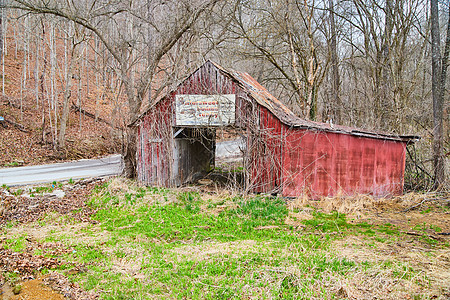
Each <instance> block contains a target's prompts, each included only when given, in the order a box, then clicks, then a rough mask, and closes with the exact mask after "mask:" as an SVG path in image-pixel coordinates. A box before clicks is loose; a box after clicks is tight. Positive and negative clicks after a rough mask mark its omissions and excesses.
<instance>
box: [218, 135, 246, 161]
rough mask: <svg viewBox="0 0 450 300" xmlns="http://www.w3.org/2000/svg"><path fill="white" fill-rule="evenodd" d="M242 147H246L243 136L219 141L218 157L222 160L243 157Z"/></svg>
mask: <svg viewBox="0 0 450 300" xmlns="http://www.w3.org/2000/svg"><path fill="white" fill-rule="evenodd" d="M241 149H245V142H244V140H243V139H241V138H238V139H235V140H230V141H224V142H218V143H217V144H216V159H218V160H220V161H233V160H236V159H239V158H240V157H242V151H241Z"/></svg>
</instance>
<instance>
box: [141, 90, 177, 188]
mask: <svg viewBox="0 0 450 300" xmlns="http://www.w3.org/2000/svg"><path fill="white" fill-rule="evenodd" d="M171 98H172V97H167V99H164V100H162V101H160V102H158V103H157V104H156V105H155V108H154V109H153V110H151V111H149V113H147V114H146V115H145V116H144V117H143V118H142V120H141V124H140V126H139V131H138V141H137V143H138V144H137V149H138V150H137V168H136V169H137V173H138V174H137V176H138V180H139V181H141V182H143V183H145V184H147V185H156V186H170V169H171V163H170V162H171V161H172V154H171V153H172V126H171V124H172V115H173V106H172V103H171Z"/></svg>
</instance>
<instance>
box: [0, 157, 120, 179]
mask: <svg viewBox="0 0 450 300" xmlns="http://www.w3.org/2000/svg"><path fill="white" fill-rule="evenodd" d="M121 171H122V157H121V155H112V156H108V157H105V158H100V159H83V160H78V161H73V162H68V163H57V164H50V165H39V166H30V167H18V168H7V169H0V185H3V184H6V185H8V186H14V185H27V184H40V183H48V182H53V181H64V180H69V179H71V178H72V179H74V180H75V179H80V178H90V177H104V176H111V175H117V174H120V172H121Z"/></svg>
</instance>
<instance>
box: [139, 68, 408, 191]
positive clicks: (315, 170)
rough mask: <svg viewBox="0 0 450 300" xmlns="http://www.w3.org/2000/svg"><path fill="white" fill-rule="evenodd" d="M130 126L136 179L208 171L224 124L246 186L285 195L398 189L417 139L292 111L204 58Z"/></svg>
mask: <svg viewBox="0 0 450 300" xmlns="http://www.w3.org/2000/svg"><path fill="white" fill-rule="evenodd" d="M132 126H138V132H139V133H138V141H137V145H138V147H137V149H138V150H137V155H136V157H137V173H138V179H139V181H141V182H143V183H144V184H147V185H157V186H164V187H174V186H180V185H182V184H183V183H185V182H188V181H190V180H191V179H192V178H193V176H194V175H195V174H198V173H199V172H208V171H210V170H211V169H212V168H213V166H214V159H215V158H214V153H215V146H216V145H215V133H216V129H217V128H218V127H221V126H225V127H233V128H236V129H238V130H240V131H241V132H242V133H243V135H244V136H245V137H246V144H247V145H246V148H245V151H244V154H243V155H244V170H245V183H246V189H247V190H248V191H252V192H261V193H278V194H281V195H283V196H289V197H295V196H299V195H302V194H304V193H306V194H308V195H309V196H311V197H314V198H317V197H318V196H332V195H335V194H337V193H343V194H355V193H364V194H366V193H367V194H373V195H376V196H386V195H394V194H401V193H402V192H403V177H404V170H405V153H406V145H407V144H408V143H410V142H413V141H414V140H415V139H417V137H415V136H398V135H388V134H384V133H377V132H372V131H367V130H362V129H355V128H349V127H344V126H337V125H336V126H333V125H331V124H325V123H318V122H312V121H306V120H303V119H300V118H298V117H297V116H295V115H294V114H293V113H292V112H291V111H290V110H289V109H288V108H287V107H286V106H285V105H283V104H282V103H281V102H280V101H279V100H277V99H276V98H275V97H274V96H272V95H271V94H270V93H269V92H268V91H267V90H266V89H265V88H264V87H262V86H261V85H260V84H259V83H258V82H256V80H254V79H253V78H252V77H251V76H250V75H248V74H247V73H241V72H236V71H233V70H225V69H224V68H222V67H221V66H219V65H217V64H216V63H213V62H211V61H208V62H206V63H205V64H204V65H203V66H201V67H200V68H199V69H197V70H196V71H195V72H194V73H192V74H191V75H190V76H189V77H188V78H187V79H185V80H184V81H183V82H182V83H181V84H180V85H179V86H178V87H177V88H176V89H175V90H174V91H172V92H171V93H169V94H168V95H166V96H165V97H164V98H162V99H161V100H159V101H158V102H156V103H155V104H153V105H152V106H151V107H149V108H148V109H147V110H146V111H145V112H144V113H143V114H142V115H141V116H140V117H139V118H138V119H137V120H135V121H134V122H133V123H132Z"/></svg>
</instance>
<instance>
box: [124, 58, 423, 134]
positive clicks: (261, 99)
mask: <svg viewBox="0 0 450 300" xmlns="http://www.w3.org/2000/svg"><path fill="white" fill-rule="evenodd" d="M207 64H212V65H213V66H214V67H215V68H216V69H218V70H219V71H221V72H222V73H224V74H225V75H226V76H228V77H230V78H231V79H233V80H235V81H236V82H237V83H238V84H239V85H240V86H241V87H242V88H244V90H245V91H246V92H247V93H248V94H249V95H250V96H251V97H252V98H253V99H255V101H256V102H258V103H259V104H260V105H262V106H264V107H265V108H267V109H268V110H269V111H270V112H271V113H273V114H274V115H275V116H276V117H277V118H278V119H279V120H280V121H281V122H283V123H284V124H285V125H288V126H289V127H293V128H305V129H314V130H319V131H327V132H334V133H343V134H350V135H354V136H361V137H368V138H377V139H386V140H395V141H402V142H414V141H416V140H418V139H420V137H419V136H415V135H396V134H390V133H386V132H381V131H371V130H366V129H361V128H354V127H347V126H342V125H332V124H328V123H322V122H315V121H310V120H305V119H302V118H300V117H298V116H296V115H295V114H294V113H293V112H292V111H291V110H290V109H289V108H288V107H287V106H286V105H284V104H283V103H282V102H281V101H280V100H278V99H277V98H275V96H273V95H272V94H270V93H269V91H268V90H267V89H266V88H264V87H263V86H262V85H261V84H260V83H259V82H257V81H256V80H255V79H254V78H253V77H252V76H251V75H250V74H248V73H246V72H239V71H235V70H233V69H225V68H224V67H222V66H221V65H219V64H218V63H216V62H214V61H212V60H209V59H208V60H207V61H206V62H205V63H204V64H203V65H201V66H200V67H198V68H197V69H196V70H195V71H193V72H192V73H190V74H189V75H188V76H187V77H186V78H185V79H183V80H182V81H181V82H180V83H179V84H178V85H177V86H176V87H175V88H174V89H172V90H171V91H170V92H168V93H167V94H166V95H165V96H163V97H161V98H160V99H158V100H157V101H155V102H154V103H152V104H150V105H149V106H148V107H147V108H146V109H145V110H144V111H143V112H142V113H141V114H140V115H139V116H138V117H136V118H135V119H134V120H133V121H132V122H131V123H130V124H129V126H133V125H135V124H136V122H137V121H138V120H139V119H141V118H142V117H143V116H144V115H145V114H146V113H147V112H148V111H149V110H150V109H152V107H154V106H155V105H156V104H157V103H158V102H160V101H161V100H163V99H165V98H166V97H168V96H169V95H171V94H172V93H173V92H174V91H176V90H177V89H178V88H179V87H180V86H181V85H182V84H183V83H184V82H186V80H188V79H189V78H190V77H191V76H192V75H193V74H194V73H195V72H197V71H198V70H200V69H201V68H203V67H205V66H206V65H207Z"/></svg>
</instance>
